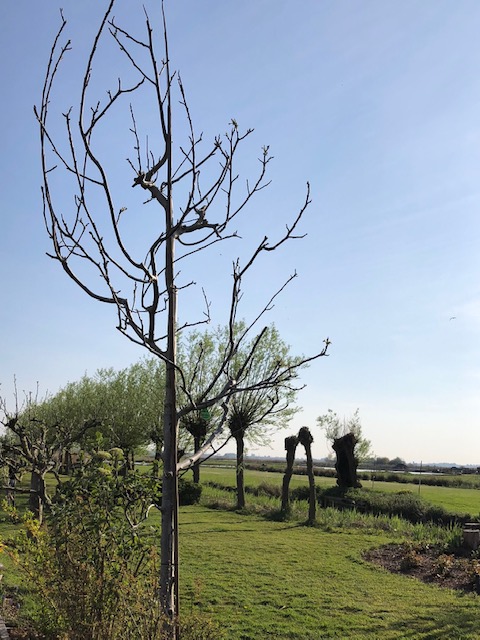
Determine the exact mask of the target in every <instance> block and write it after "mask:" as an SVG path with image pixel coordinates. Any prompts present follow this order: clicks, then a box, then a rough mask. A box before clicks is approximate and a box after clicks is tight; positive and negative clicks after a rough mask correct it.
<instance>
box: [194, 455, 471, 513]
mask: <svg viewBox="0 0 480 640" xmlns="http://www.w3.org/2000/svg"><path fill="white" fill-rule="evenodd" d="M186 477H188V475H187V476H186ZM282 478H283V474H282V473H273V472H270V473H266V472H263V471H253V470H247V471H245V482H246V485H247V486H257V485H258V484H260V483H261V482H266V483H268V484H273V485H277V486H281V484H282ZM201 479H202V481H203V482H208V481H212V482H218V483H220V484H223V485H225V486H231V487H234V486H235V469H233V468H225V467H218V468H217V467H209V466H207V467H205V468H202V471H201ZM315 482H316V483H317V484H318V486H320V487H323V488H327V487H331V486H334V485H335V484H336V480H335V478H324V477H317V478H315ZM307 484H308V478H307V477H306V476H302V475H294V476H293V477H292V481H291V484H290V487H291V488H292V489H293V488H295V487H297V486H302V485H304V486H306V485H307ZM362 484H363V486H364V487H365V488H368V489H373V490H377V491H386V492H392V493H398V492H399V491H409V492H411V493H414V494H416V495H418V493H419V490H418V486H417V485H408V484H403V483H397V482H380V481H376V482H374V483H372V482H363V483H362ZM420 495H421V496H422V498H424V499H425V500H427V501H428V502H431V503H432V504H435V505H438V506H442V507H444V508H445V509H446V510H447V511H449V512H451V513H458V514H464V513H469V514H471V515H472V516H477V515H478V514H480V495H479V494H478V491H477V490H474V489H461V488H451V487H433V486H426V485H422V486H421V487H420Z"/></svg>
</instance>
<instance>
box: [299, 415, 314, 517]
mask: <svg viewBox="0 0 480 640" xmlns="http://www.w3.org/2000/svg"><path fill="white" fill-rule="evenodd" d="M298 439H299V441H300V442H301V443H302V445H303V446H304V447H305V455H306V457H307V473H308V485H309V488H310V492H309V500H308V520H307V523H308V524H310V525H311V524H314V522H315V518H316V515H317V496H316V492H315V475H314V473H313V459H312V442H313V436H312V434H311V433H310V429H309V428H308V427H302V428H301V429H300V431H299V432H298Z"/></svg>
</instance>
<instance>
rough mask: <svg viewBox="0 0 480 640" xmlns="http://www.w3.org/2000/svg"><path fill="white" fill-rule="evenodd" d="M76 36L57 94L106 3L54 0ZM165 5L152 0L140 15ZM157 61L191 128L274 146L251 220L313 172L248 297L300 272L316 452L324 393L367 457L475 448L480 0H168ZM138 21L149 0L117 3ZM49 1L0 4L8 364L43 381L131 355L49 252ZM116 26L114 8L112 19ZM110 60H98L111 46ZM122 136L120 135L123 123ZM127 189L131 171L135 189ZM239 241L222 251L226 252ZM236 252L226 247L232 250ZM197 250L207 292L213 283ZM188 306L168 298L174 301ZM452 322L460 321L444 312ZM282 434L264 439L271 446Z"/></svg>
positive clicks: (296, 320)
mask: <svg viewBox="0 0 480 640" xmlns="http://www.w3.org/2000/svg"><path fill="white" fill-rule="evenodd" d="M61 5H62V7H63V9H64V13H65V16H66V18H67V19H68V20H69V36H70V37H71V38H72V40H73V46H74V50H73V52H72V53H71V54H70V62H71V65H72V66H71V67H70V69H71V71H70V72H69V75H67V77H64V80H63V82H64V84H63V85H62V93H63V95H59V99H60V100H61V102H62V104H61V106H62V108H64V109H66V108H67V107H68V106H70V105H71V104H74V101H75V95H76V94H77V93H78V89H77V86H76V84H75V76H74V73H75V70H76V69H77V68H82V67H83V65H84V58H83V55H84V53H85V46H86V45H87V44H88V42H89V41H91V38H92V34H93V29H94V27H95V24H96V22H97V20H98V18H99V17H100V15H101V13H102V11H103V7H104V5H105V6H106V3H105V2H101V1H100V0H82V2H78V0H62V2H61ZM158 5H159V3H158V2H148V3H147V6H148V8H149V10H150V12H151V13H152V14H156V13H158ZM166 8H167V17H168V22H169V30H170V48H171V52H170V53H171V59H172V62H173V65H174V67H176V68H179V69H180V71H181V74H182V79H183V83H184V85H185V88H186V91H187V95H188V98H189V103H190V109H191V111H192V115H193V118H194V121H195V123H196V128H197V130H198V131H202V130H203V131H204V134H205V137H212V136H213V135H215V134H216V133H222V132H223V131H225V130H226V127H227V123H228V122H229V121H230V119H231V118H232V117H233V118H235V119H236V120H237V121H238V122H239V124H240V126H241V127H254V128H255V133H254V134H253V137H252V139H251V141H250V143H249V145H247V148H246V155H245V163H244V166H245V168H246V170H247V171H249V170H251V168H252V167H253V168H255V165H256V157H258V150H259V148H260V147H261V146H262V145H263V144H269V145H270V148H271V151H272V154H273V155H274V156H275V159H274V161H273V163H272V164H271V173H270V177H271V178H272V180H273V182H272V185H271V186H270V187H269V188H268V189H267V190H266V191H265V192H262V194H261V196H260V197H259V199H258V201H257V202H256V203H253V205H252V207H251V209H250V210H249V220H250V224H249V231H250V232H252V234H253V235H255V233H257V232H258V234H263V233H264V232H265V229H266V230H267V232H269V233H270V232H271V234H272V235H274V232H275V229H277V230H279V231H280V230H281V229H283V228H284V225H285V223H286V222H288V220H289V218H290V216H291V215H294V214H295V213H296V211H297V209H298V207H299V206H300V204H301V202H302V200H303V197H304V188H305V183H306V181H307V180H309V181H310V182H311V185H312V198H313V202H312V205H311V207H310V209H309V211H308V214H307V215H306V216H305V218H304V221H303V226H302V231H303V232H305V233H307V234H308V236H307V237H306V238H305V239H304V240H302V241H297V242H295V243H292V244H291V245H289V246H288V248H287V249H286V250H285V251H283V252H282V254H281V255H278V256H276V257H274V258H273V259H272V261H271V263H270V264H267V263H265V264H264V265H262V269H263V271H260V272H257V276H256V279H254V280H253V281H252V282H251V286H252V287H253V291H254V295H253V296H250V297H249V296H248V295H247V296H246V300H245V303H246V304H245V307H244V313H243V314H242V315H245V316H246V317H248V314H249V313H251V312H253V310H254V309H255V298H258V297H259V296H260V294H263V293H267V292H268V290H269V289H270V290H271V289H272V288H274V287H275V286H276V284H278V282H280V281H281V280H282V279H283V278H284V277H286V276H288V275H289V273H291V272H292V271H293V269H295V268H296V269H297V271H298V274H299V277H298V278H297V279H296V280H295V282H294V283H293V284H292V285H291V287H290V289H289V290H288V291H287V293H286V294H285V295H284V296H283V298H282V299H281V300H279V301H278V303H277V305H276V307H275V309H274V310H273V311H272V312H271V314H270V316H269V318H268V320H269V321H271V322H275V323H276V324H277V326H278V328H279V329H280V331H281V333H282V336H283V337H284V339H285V340H286V341H287V342H288V343H289V344H290V345H291V347H292V352H294V353H305V354H309V353H312V351H315V350H318V349H319V348H320V347H321V345H322V340H323V339H324V338H325V337H327V336H329V337H330V339H331V340H332V345H331V351H330V356H329V358H324V359H321V360H319V361H317V362H316V363H314V364H313V365H312V366H311V367H310V369H309V370H308V371H307V372H306V373H305V375H304V376H303V381H304V382H305V383H306V384H307V387H306V389H305V390H304V391H302V393H301V394H300V396H299V404H300V405H301V406H302V407H303V409H304V411H303V413H302V414H300V415H299V416H298V417H297V418H296V419H295V421H294V423H292V425H291V429H290V431H291V432H293V431H295V430H296V429H298V427H299V426H301V425H303V424H305V425H308V426H310V428H311V429H312V431H313V434H314V437H315V443H314V455H315V456H323V455H326V454H327V453H328V449H327V446H326V443H325V440H324V437H323V435H322V434H321V433H320V432H319V431H318V430H317V429H316V427H315V418H316V416H318V415H320V414H323V413H325V412H326V411H327V409H328V408H331V409H333V410H334V411H336V412H337V413H339V414H340V415H341V416H346V417H348V416H349V415H350V414H351V413H352V412H353V411H354V410H355V409H356V408H357V407H358V408H359V409H360V415H361V418H362V424H363V429H364V432H365V435H366V436H367V437H368V438H369V439H370V440H371V441H372V445H373V449H374V451H375V453H376V454H377V455H386V456H389V457H394V456H397V455H398V456H401V457H404V458H405V459H407V460H416V461H420V460H423V461H424V462H427V461H451V462H457V463H460V464H465V463H480V446H479V444H480V442H479V440H480V439H479V435H480V420H479V416H480V412H479V409H480V394H479V386H480V342H479V337H480V252H479V250H478V246H479V240H480V216H479V209H480V162H479V161H480V48H479V47H478V33H480V4H479V3H478V2H477V0H472V1H468V0H457V1H455V2H453V1H451V0H448V1H443V0H423V1H422V2H417V1H409V0H402V1H400V0H397V1H391V2H384V1H383V0H368V1H366V0H363V1H362V0H358V1H355V2H354V1H353V0H351V1H347V0H336V1H335V0H332V1H327V0H304V1H302V2H297V3H294V2H286V1H283V0H244V1H243V2H219V1H218V0H217V1H213V0H202V2H198V0H175V1H173V0H167V2H166ZM115 13H116V15H118V17H119V19H121V18H126V20H127V23H128V24H129V25H132V28H136V27H137V25H140V24H141V18H142V13H141V3H140V2H137V1H136V0H128V1H127V0H119V3H118V10H117V11H116V12H115ZM58 23H59V17H58V9H57V3H56V2H54V1H52V0H49V1H48V2H32V1H31V0H16V2H15V3H13V2H2V4H1V7H0V24H1V25H2V27H1V28H2V38H1V41H0V46H1V56H0V65H1V77H2V83H3V89H2V95H3V99H2V100H1V101H0V127H1V139H2V153H1V156H0V175H1V176H2V188H1V190H0V238H1V253H0V275H1V283H2V304H1V307H0V364H1V370H0V381H1V383H2V387H1V390H2V394H3V395H4V396H6V397H7V399H8V398H11V393H12V379H13V376H14V375H16V376H17V380H18V386H19V388H20V389H33V388H34V387H35V385H36V382H37V381H38V382H39V384H40V388H41V390H42V391H47V390H48V391H50V392H54V391H56V390H57V389H58V388H59V387H60V386H62V385H63V384H65V383H66V382H67V381H72V380H76V379H78V378H79V377H80V376H82V375H83V373H85V372H88V373H89V374H93V373H94V372H95V370H96V369H97V368H99V367H109V366H113V367H123V366H126V365H128V364H130V363H131V362H134V361H135V360H137V359H138V358H140V357H141V356H142V355H143V353H142V350H141V349H140V348H139V347H138V348H137V347H135V346H134V345H132V344H131V343H129V342H128V341H127V340H126V339H125V338H124V337H123V336H121V335H120V334H119V333H118V332H117V331H116V330H115V323H116V317H115V313H114V311H113V310H112V309H110V308H106V307H103V306H102V305H101V304H99V303H96V302H94V301H92V300H90V299H89V298H88V297H87V296H86V295H85V294H83V293H82V292H81V291H80V290H79V289H77V288H76V286H75V285H74V284H73V283H72V282H71V281H69V280H68V278H67V277H66V275H65V274H64V273H63V272H62V270H61V269H60V267H59V265H58V264H57V263H54V262H53V261H52V260H49V259H48V258H47V257H46V255H45V253H46V251H48V250H49V244H48V238H47V236H46V233H45V230H44V228H43V220H42V214H41V198H40V183H41V175H40V160H39V144H38V131H37V126H36V123H35V120H34V117H33V111H32V105H33V104H34V103H35V102H38V100H39V95H40V90H41V85H42V81H43V73H44V68H45V64H46V61H47V58H48V53H49V47H50V43H51V41H52V38H53V36H54V34H55V31H56V29H57V26H58ZM124 23H125V22H124ZM103 64H104V65H105V70H109V68H110V65H111V61H110V60H109V59H108V58H107V59H105V60H104V61H103ZM120 133H121V132H119V135H120ZM128 188H129V185H128ZM232 251H233V249H232ZM231 257H232V258H233V257H234V254H232V256H231ZM209 266H210V267H211V266H212V265H206V264H202V263H201V262H200V263H199V267H198V269H199V273H202V272H205V279H206V284H207V286H208V285H210V290H209V291H208V292H209V294H210V295H211V296H212V298H213V299H214V301H215V303H216V305H217V308H221V307H222V301H223V296H224V293H223V291H222V287H220V286H218V283H217V282H216V280H215V278H214V277H212V274H211V273H210V272H209V269H208V267H209ZM190 312H192V313H194V312H195V309H188V310H185V308H183V309H181V315H182V316H187V315H188V314H189V313H190ZM452 317H454V319H451V318H452ZM288 433H289V432H288V431H287V432H286V433H281V434H279V435H278V437H276V438H275V439H274V440H273V445H272V449H265V448H263V449H262V450H261V451H262V452H269V453H271V454H272V455H273V454H276V453H278V454H283V438H284V436H285V435H288Z"/></svg>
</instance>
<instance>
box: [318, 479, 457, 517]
mask: <svg viewBox="0 0 480 640" xmlns="http://www.w3.org/2000/svg"><path fill="white" fill-rule="evenodd" d="M322 495H324V496H327V497H328V496H331V497H342V498H346V499H349V500H351V501H352V502H353V503H354V506H355V508H356V509H357V510H358V511H362V512H364V513H373V514H375V515H390V516H399V517H401V518H404V519H405V520H408V521H409V522H413V523H414V524H415V523H420V522H434V523H435V524H441V525H451V524H455V523H456V522H459V521H462V520H465V519H466V518H467V516H464V517H463V516H456V515H453V514H450V513H448V512H447V511H446V510H445V509H444V508H443V507H439V506H436V505H432V504H430V503H429V502H427V501H426V500H424V499H423V498H421V497H420V496H417V495H415V494H413V493H411V492H409V491H400V492H399V493H386V492H382V491H372V490H370V489H349V490H348V491H342V490H341V489H340V488H339V487H330V488H329V489H327V490H325V491H324V492H323V494H322Z"/></svg>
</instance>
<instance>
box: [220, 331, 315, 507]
mask: <svg viewBox="0 0 480 640" xmlns="http://www.w3.org/2000/svg"><path fill="white" fill-rule="evenodd" d="M239 329H240V327H239ZM250 350H251V346H250V345H247V351H250ZM289 351H290V349H289V346H288V345H287V344H286V343H285V342H284V341H283V340H282V338H281V337H280V334H279V332H278V330H277V329H276V327H275V326H274V325H272V326H269V327H267V328H266V330H265V331H264V333H263V336H262V339H261V341H260V342H259V343H258V344H257V346H256V349H255V351H254V352H253V354H252V357H251V358H250V359H249V360H248V362H247V364H246V365H245V362H246V358H245V355H246V354H240V355H239V354H237V356H235V358H233V359H232V361H231V363H230V365H231V367H232V374H233V375H234V376H235V379H236V380H237V385H238V387H237V388H238V390H241V391H242V392H241V393H238V394H236V395H235V397H234V398H233V399H232V402H231V411H230V416H229V418H228V427H229V429H230V432H231V434H232V437H233V438H234V440H235V443H236V458H237V459H236V486H237V509H243V508H244V507H245V481H244V453H245V440H250V441H252V442H254V443H256V442H257V443H258V442H261V443H265V442H266V441H267V440H268V436H269V434H270V433H271V431H272V430H278V429H282V428H283V427H286V426H287V424H288V422H289V421H290V419H291V418H292V417H293V415H294V414H295V413H296V412H297V411H298V408H297V407H295V406H294V404H293V403H294V401H295V398H296V395H297V392H298V391H299V390H300V388H301V387H299V386H296V385H295V379H296V377H297V375H298V370H299V368H300V367H302V366H305V363H303V362H302V358H298V357H294V356H292V355H290V353H289ZM280 374H281V375H280ZM260 379H263V380H266V381H268V380H270V379H275V380H276V385H275V387H271V386H270V385H269V384H265V385H263V386H258V385H257V381H258V380H260Z"/></svg>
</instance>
